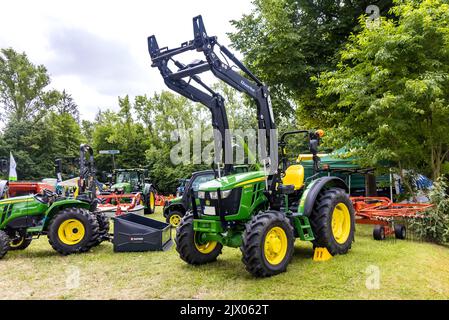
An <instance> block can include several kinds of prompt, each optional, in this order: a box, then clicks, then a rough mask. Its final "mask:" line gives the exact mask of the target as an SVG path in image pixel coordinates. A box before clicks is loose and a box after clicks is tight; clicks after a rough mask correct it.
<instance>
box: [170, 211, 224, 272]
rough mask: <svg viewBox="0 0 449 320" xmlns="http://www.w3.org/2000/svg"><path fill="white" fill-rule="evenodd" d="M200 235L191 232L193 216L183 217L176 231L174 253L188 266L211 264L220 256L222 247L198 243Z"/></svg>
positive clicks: (209, 243)
mask: <svg viewBox="0 0 449 320" xmlns="http://www.w3.org/2000/svg"><path fill="white" fill-rule="evenodd" d="M199 236H200V234H199V233H197V232H195V231H194V230H193V214H192V213H188V214H186V215H185V216H184V218H183V219H182V220H181V223H180V224H179V227H178V228H177V229H176V237H175V242H176V251H178V253H179V256H180V257H181V259H182V260H184V261H185V262H187V263H188V264H193V265H200V264H206V263H209V262H213V261H215V260H217V257H218V256H219V255H220V254H221V249H222V248H223V245H222V244H221V243H219V242H206V243H201V242H200V241H199Z"/></svg>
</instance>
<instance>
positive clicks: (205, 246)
mask: <svg viewBox="0 0 449 320" xmlns="http://www.w3.org/2000/svg"><path fill="white" fill-rule="evenodd" d="M194 238H195V239H194V242H195V247H196V249H197V250H198V251H199V252H201V253H202V254H208V253H211V252H212V251H214V249H215V247H216V246H217V242H216V241H209V242H206V243H201V244H199V243H198V242H197V233H196V232H195V235H194Z"/></svg>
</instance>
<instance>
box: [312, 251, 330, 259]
mask: <svg viewBox="0 0 449 320" xmlns="http://www.w3.org/2000/svg"><path fill="white" fill-rule="evenodd" d="M330 259H332V255H331V254H330V253H329V251H328V250H327V248H315V251H314V253H313V261H327V260H330Z"/></svg>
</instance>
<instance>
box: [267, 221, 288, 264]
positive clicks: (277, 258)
mask: <svg viewBox="0 0 449 320" xmlns="http://www.w3.org/2000/svg"><path fill="white" fill-rule="evenodd" d="M287 247H288V241H287V234H286V233H285V231H284V230H283V229H282V228H281V227H273V228H271V229H270V230H269V231H268V232H267V234H266V236H265V242H264V255H265V258H266V259H267V261H268V262H269V263H270V264H271V265H278V264H280V263H281V262H282V260H284V258H285V256H286V254H287Z"/></svg>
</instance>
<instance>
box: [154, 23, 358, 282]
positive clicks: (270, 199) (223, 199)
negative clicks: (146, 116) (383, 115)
mask: <svg viewBox="0 0 449 320" xmlns="http://www.w3.org/2000/svg"><path fill="white" fill-rule="evenodd" d="M193 31H194V39H193V40H191V41H187V42H184V43H183V44H182V45H181V46H180V47H178V48H173V49H168V48H166V47H164V48H159V45H158V43H157V41H156V38H155V36H150V37H149V38H148V49H149V53H150V56H151V59H152V66H153V67H157V68H158V69H159V71H160V73H161V75H162V77H163V79H164V82H165V84H166V85H167V86H168V87H169V88H170V89H172V90H174V91H176V92H178V93H179V94H181V95H183V96H184V97H186V98H188V99H191V100H193V101H195V102H200V103H202V104H203V105H204V106H206V107H207V108H208V109H209V110H210V111H211V113H212V125H213V128H214V129H215V133H216V134H215V135H214V139H215V142H216V148H215V155H216V157H217V155H219V157H220V158H221V159H219V161H217V160H216V161H215V162H216V164H217V169H218V178H217V179H214V180H211V181H209V182H206V183H204V184H201V185H200V186H199V189H198V192H197V195H195V194H194V193H193V192H192V191H191V197H192V210H191V211H190V212H189V213H187V214H186V215H185V216H184V217H183V218H182V220H181V222H180V224H179V227H178V228H177V232H176V244H177V247H176V250H177V251H178V253H179V255H180V257H181V259H183V260H184V261H186V262H187V263H189V264H193V265H198V264H205V263H209V262H212V261H215V260H216V259H217V257H218V255H220V253H221V251H222V248H223V246H228V247H234V248H240V250H241V252H242V256H243V257H242V261H243V263H244V264H245V266H246V269H247V270H248V271H249V272H250V273H251V274H253V275H254V276H257V277H266V276H271V275H275V274H278V273H281V272H284V271H286V269H287V265H288V264H289V262H290V260H291V258H292V255H293V251H294V242H295V239H296V238H298V239H300V240H303V241H311V242H312V243H313V245H314V247H315V248H320V250H327V251H328V252H329V253H330V254H331V255H336V254H345V253H347V252H348V250H349V249H350V248H351V244H352V242H353V239H354V230H355V223H354V222H355V218H354V209H353V206H352V203H351V201H350V199H349V196H348V194H347V192H348V187H347V186H346V184H345V182H344V181H343V180H341V179H339V178H338V177H332V176H325V177H319V176H320V171H321V168H320V158H319V157H318V155H317V154H318V146H319V144H320V138H321V136H322V135H323V132H322V131H321V130H318V131H305V130H299V131H292V132H287V133H284V134H283V135H282V137H281V139H280V141H279V142H278V141H277V137H276V136H277V131H276V125H275V122H274V116H273V110H272V106H271V100H270V95H269V92H268V88H267V87H266V86H265V85H264V84H263V83H262V82H261V81H260V80H259V79H258V78H257V77H256V76H255V75H254V74H252V73H251V71H249V70H248V69H247V68H246V67H245V65H244V64H243V63H242V62H241V61H239V60H238V59H237V58H236V57H235V56H234V55H233V54H232V53H231V52H230V51H229V50H228V49H227V48H226V47H225V46H223V45H221V44H219V43H218V41H217V38H216V37H209V36H208V35H207V33H206V29H205V27H204V24H203V20H202V18H201V16H197V17H195V18H193ZM217 47H218V49H219V50H220V53H221V56H223V57H225V59H224V61H223V60H221V59H220V58H219V57H220V54H217V53H216V52H215V51H214V50H215V49H216V48H217ZM186 51H197V52H203V53H204V55H205V58H206V60H205V61H204V60H195V61H194V62H192V63H190V64H184V63H182V62H180V61H178V60H176V59H175V58H174V57H175V56H176V55H179V54H182V53H184V52H186ZM228 61H232V63H233V65H230V64H229V63H228ZM173 65H174V66H176V67H177V68H178V70H172V69H171V68H172V66H173ZM236 69H240V70H236ZM206 71H211V72H212V73H213V74H214V75H215V76H216V77H217V78H219V79H220V80H222V81H224V82H225V83H227V84H229V85H230V86H232V87H233V88H234V89H236V90H238V91H240V92H243V93H245V94H247V95H248V96H249V97H250V98H252V99H253V100H254V101H255V104H256V106H257V110H256V111H257V121H258V129H259V130H258V135H259V141H261V143H260V144H259V149H258V150H259V152H260V153H259V158H260V159H262V164H263V170H259V171H254V172H247V173H239V174H233V173H232V167H233V164H232V159H233V157H232V156H229V152H230V151H231V152H232V150H233V147H232V142H231V141H232V139H228V137H229V131H228V129H229V125H228V120H227V116H226V109H225V105H224V99H223V97H222V96H221V95H220V94H219V93H217V92H215V91H214V90H213V89H212V88H210V87H209V86H207V85H206V84H205V83H204V82H203V81H202V80H201V79H200V78H199V76H198V74H200V73H203V72H206ZM239 71H241V72H239ZM185 79H186V80H185ZM193 83H195V85H193ZM293 134H304V135H305V136H306V138H307V140H308V143H309V149H310V152H311V153H312V155H313V163H314V166H313V173H312V175H311V176H308V177H305V175H304V167H303V166H302V165H300V164H293V165H290V164H289V161H288V159H287V155H286V149H285V146H286V137H287V136H289V135H293ZM217 145H218V146H219V147H217ZM220 146H221V147H220ZM279 150H280V151H281V156H280V164H279V162H278V151H279ZM231 154H232V153H231ZM197 203H199V204H197Z"/></svg>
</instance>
